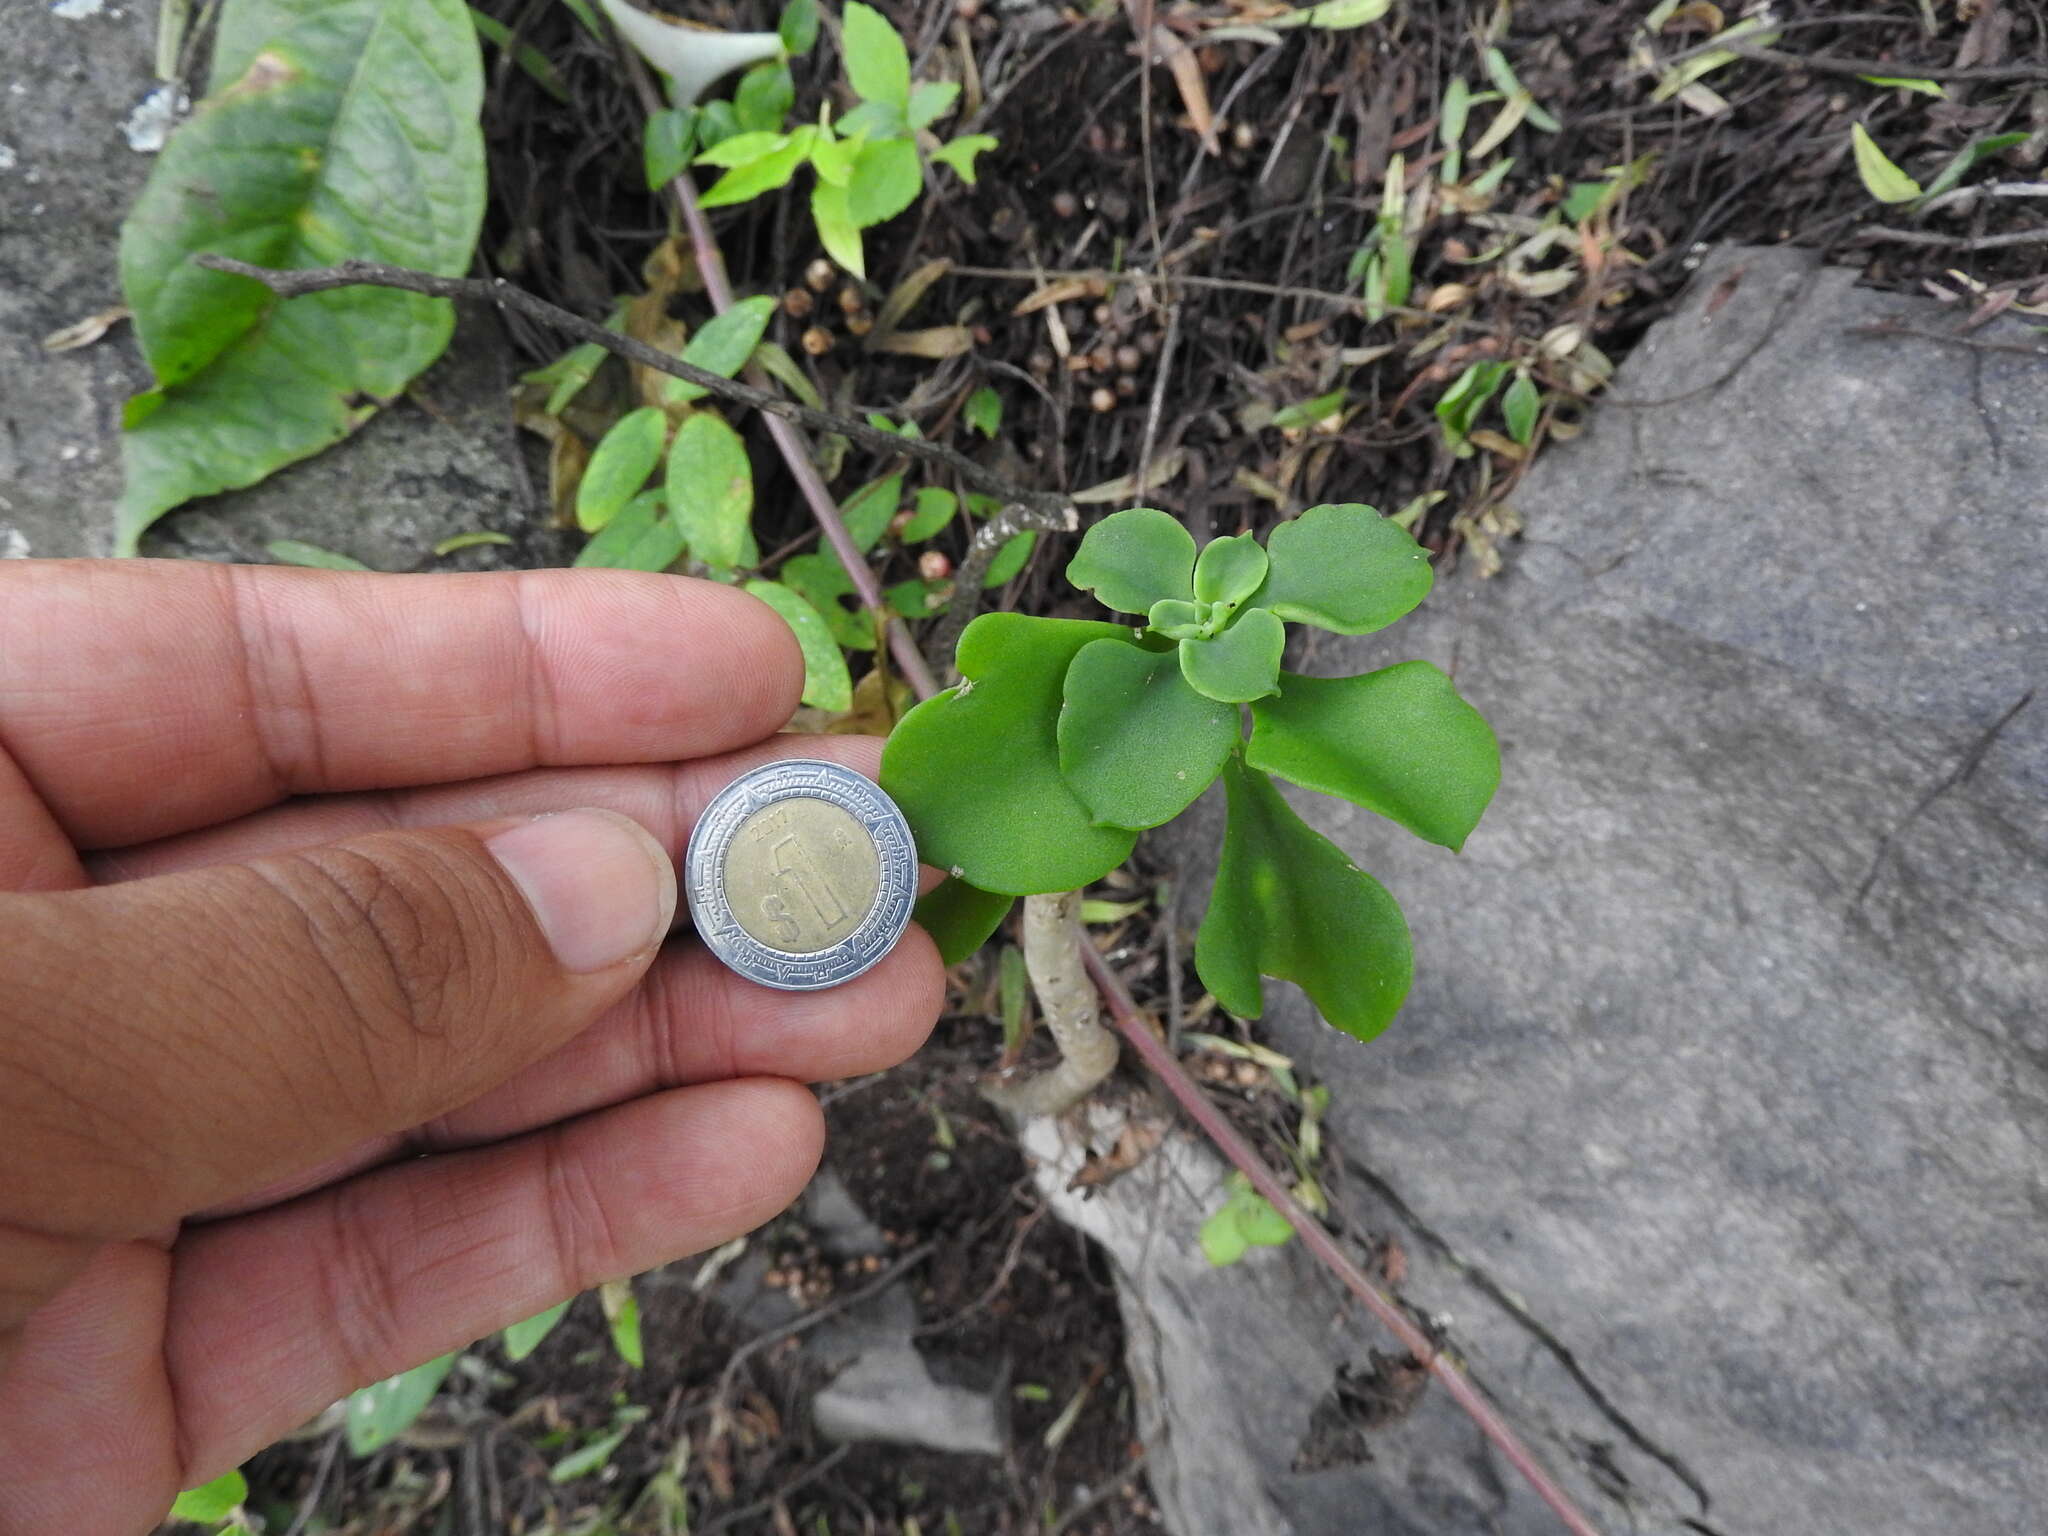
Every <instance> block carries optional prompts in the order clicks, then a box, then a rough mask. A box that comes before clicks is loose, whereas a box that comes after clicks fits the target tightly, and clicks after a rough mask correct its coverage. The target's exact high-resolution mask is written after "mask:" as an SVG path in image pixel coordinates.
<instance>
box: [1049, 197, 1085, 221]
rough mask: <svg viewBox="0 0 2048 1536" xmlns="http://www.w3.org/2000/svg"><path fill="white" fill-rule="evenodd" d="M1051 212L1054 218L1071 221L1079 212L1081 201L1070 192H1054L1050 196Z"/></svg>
mask: <svg viewBox="0 0 2048 1536" xmlns="http://www.w3.org/2000/svg"><path fill="white" fill-rule="evenodd" d="M1052 211H1053V216H1054V217H1055V218H1061V219H1071V218H1072V217H1073V216H1074V215H1075V214H1077V213H1079V212H1080V211H1081V199H1079V198H1078V197H1076V196H1074V194H1073V193H1071V192H1067V191H1060V192H1055V193H1053V195H1052Z"/></svg>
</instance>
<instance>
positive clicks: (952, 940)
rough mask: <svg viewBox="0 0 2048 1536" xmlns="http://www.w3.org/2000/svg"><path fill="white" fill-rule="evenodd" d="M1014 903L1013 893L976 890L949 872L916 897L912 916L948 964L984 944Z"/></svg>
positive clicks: (955, 962) (963, 957) (966, 955)
mask: <svg viewBox="0 0 2048 1536" xmlns="http://www.w3.org/2000/svg"><path fill="white" fill-rule="evenodd" d="M1016 904H1017V898H1016V897H1014V896H997V895H995V894H993V893H992V892H989V891H983V890H977V889H975V887H973V886H971V885H969V884H968V883H967V882H966V881H965V880H961V879H958V878H956V877H954V876H952V875H948V876H947V877H946V878H945V879H944V880H942V881H940V882H939V883H938V884H937V885H935V886H933V887H932V889H931V890H930V891H928V892H927V893H926V894H925V895H924V896H922V897H920V898H919V899H918V903H917V910H916V911H915V912H914V913H913V914H912V916H913V917H915V918H916V920H917V925H918V927H920V928H922V929H923V930H924V931H925V932H926V933H928V934H930V935H931V936H932V942H933V943H934V944H936V945H938V946H939V958H940V959H941V960H943V961H944V962H945V963H946V964H947V965H949V966H951V965H958V964H959V963H960V962H961V961H963V960H965V959H966V958H967V957H968V956H970V955H972V954H973V953H974V952H975V951H976V950H977V949H980V948H981V946H982V945H984V944H986V943H987V942H988V941H989V937H990V936H991V935H992V934H993V933H994V932H995V931H996V929H998V928H1000V927H1001V926H1002V924H1003V919H1004V918H1006V917H1008V916H1009V915H1010V908H1012V907H1013V906H1015V905H1016Z"/></svg>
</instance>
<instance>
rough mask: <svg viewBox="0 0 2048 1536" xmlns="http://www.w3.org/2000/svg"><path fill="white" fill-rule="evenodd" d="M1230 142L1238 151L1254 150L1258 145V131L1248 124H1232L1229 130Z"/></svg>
mask: <svg viewBox="0 0 2048 1536" xmlns="http://www.w3.org/2000/svg"><path fill="white" fill-rule="evenodd" d="M1230 142H1231V143H1233V144H1235V145H1236V146H1237V147H1238V148H1239V149H1240V150H1247V149H1256V148H1258V144H1259V130H1258V129H1256V128H1254V127H1253V126H1252V125H1251V124H1250V123H1244V122H1240V123H1234V124H1232V125H1231V129H1230Z"/></svg>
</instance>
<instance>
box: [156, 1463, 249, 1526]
mask: <svg viewBox="0 0 2048 1536" xmlns="http://www.w3.org/2000/svg"><path fill="white" fill-rule="evenodd" d="M248 1497H249V1480H248V1479H247V1478H245V1477H243V1476H242V1474H241V1473H240V1472H239V1471H230V1472H223V1473H221V1475H220V1476H219V1477H216V1478H215V1479H214V1480H213V1481H212V1482H210V1483H206V1484H203V1485H201V1486H200V1487H197V1488H187V1489H186V1490H185V1491H184V1492H183V1493H181V1494H179V1495H178V1498H177V1502H175V1503H174V1504H172V1505H171V1518H172V1519H173V1520H189V1521H191V1522H192V1523H193V1524H194V1525H214V1524H216V1523H218V1522H219V1521H222V1520H225V1519H227V1518H228V1516H230V1515H232V1514H233V1513H234V1512H235V1510H236V1509H237V1508H239V1507H240V1505H241V1503H242V1501H243V1500H244V1499H246V1498H248Z"/></svg>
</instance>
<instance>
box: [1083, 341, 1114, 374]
mask: <svg viewBox="0 0 2048 1536" xmlns="http://www.w3.org/2000/svg"><path fill="white" fill-rule="evenodd" d="M1088 366H1089V367H1090V368H1093V369H1094V370H1095V371H1096V372H1097V373H1108V372H1110V371H1111V370H1112V369H1114V368H1115V367H1116V352H1115V350H1114V349H1113V348H1110V347H1097V348H1096V349H1095V350H1094V351H1093V352H1090V353H1089V354H1088Z"/></svg>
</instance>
